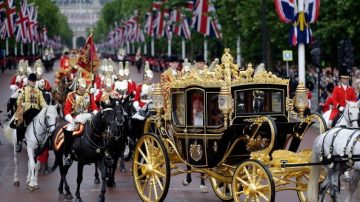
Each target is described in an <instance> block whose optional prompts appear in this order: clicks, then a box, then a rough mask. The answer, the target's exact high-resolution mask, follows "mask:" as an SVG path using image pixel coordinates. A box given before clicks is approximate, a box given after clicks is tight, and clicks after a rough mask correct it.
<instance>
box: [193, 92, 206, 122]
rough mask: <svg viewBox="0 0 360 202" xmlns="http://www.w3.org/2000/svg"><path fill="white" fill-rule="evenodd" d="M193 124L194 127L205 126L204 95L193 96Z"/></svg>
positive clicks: (196, 94) (195, 94)
mask: <svg viewBox="0 0 360 202" xmlns="http://www.w3.org/2000/svg"><path fill="white" fill-rule="evenodd" d="M191 103H192V110H191V112H192V124H193V125H194V126H200V127H201V126H203V125H204V97H203V94H202V93H194V94H193V95H192V96H191Z"/></svg>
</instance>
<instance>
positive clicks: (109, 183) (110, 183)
mask: <svg viewBox="0 0 360 202" xmlns="http://www.w3.org/2000/svg"><path fill="white" fill-rule="evenodd" d="M106 185H107V187H116V183H115V182H114V181H112V182H110V181H108V182H107V183H106Z"/></svg>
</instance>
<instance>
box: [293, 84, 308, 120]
mask: <svg viewBox="0 0 360 202" xmlns="http://www.w3.org/2000/svg"><path fill="white" fill-rule="evenodd" d="M294 105H295V107H296V108H297V110H298V111H299V117H300V119H303V118H304V112H305V110H306V108H308V107H309V100H308V98H307V94H306V88H305V85H304V83H303V82H299V84H298V86H297V88H296V92H295V102H294Z"/></svg>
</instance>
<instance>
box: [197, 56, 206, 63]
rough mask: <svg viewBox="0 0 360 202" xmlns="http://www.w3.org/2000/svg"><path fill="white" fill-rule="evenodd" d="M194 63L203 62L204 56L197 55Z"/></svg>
mask: <svg viewBox="0 0 360 202" xmlns="http://www.w3.org/2000/svg"><path fill="white" fill-rule="evenodd" d="M195 62H205V59H204V56H203V55H201V54H200V55H197V56H196V58H195Z"/></svg>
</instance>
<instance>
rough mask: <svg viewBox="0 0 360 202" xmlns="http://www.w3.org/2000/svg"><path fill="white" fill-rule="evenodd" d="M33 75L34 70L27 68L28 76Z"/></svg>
mask: <svg viewBox="0 0 360 202" xmlns="http://www.w3.org/2000/svg"><path fill="white" fill-rule="evenodd" d="M31 73H33V70H32V69H31V67H29V66H28V67H27V68H26V74H31Z"/></svg>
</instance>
